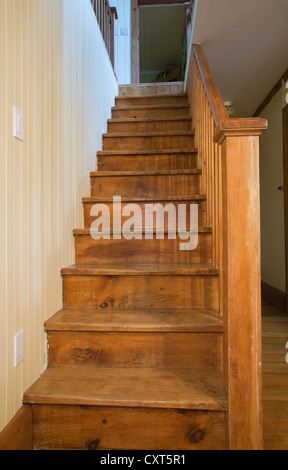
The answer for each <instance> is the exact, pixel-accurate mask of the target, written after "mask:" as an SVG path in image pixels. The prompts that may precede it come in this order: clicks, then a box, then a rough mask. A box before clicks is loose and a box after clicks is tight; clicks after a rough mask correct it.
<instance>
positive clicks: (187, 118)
mask: <svg viewBox="0 0 288 470" xmlns="http://www.w3.org/2000/svg"><path fill="white" fill-rule="evenodd" d="M151 121H156V122H170V121H192V118H191V116H175V117H173V116H171V117H151V118H147V117H140V118H131V117H130V118H128V117H127V118H111V119H107V122H108V123H109V124H114V123H120V122H128V123H132V122H151Z"/></svg>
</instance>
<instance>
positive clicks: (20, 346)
mask: <svg viewBox="0 0 288 470" xmlns="http://www.w3.org/2000/svg"><path fill="white" fill-rule="evenodd" d="M23 359H24V331H20V332H19V333H17V335H15V336H14V367H17V366H18V364H20V362H22V361H23Z"/></svg>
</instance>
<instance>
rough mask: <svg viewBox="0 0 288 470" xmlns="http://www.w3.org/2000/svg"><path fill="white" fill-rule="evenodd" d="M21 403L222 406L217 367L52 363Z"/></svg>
mask: <svg viewBox="0 0 288 470" xmlns="http://www.w3.org/2000/svg"><path fill="white" fill-rule="evenodd" d="M23 402H24V403H30V404H58V403H59V404H61V405H72V404H73V405H82V406H83V405H87V406H119V407H124V406H125V407H145V408H165V409H167V408H170V409H171V408H177V409H194V410H224V409H225V400H224V391H223V373H222V372H221V371H218V370H210V369H209V370H199V369H196V370H193V369H160V370H159V369H157V370H154V369H142V368H141V369H140V368H137V369H136V370H135V369H130V368H89V369H88V368H81V367H79V368H77V367H55V368H50V369H47V370H46V371H45V372H44V373H43V375H42V376H41V377H40V378H39V379H38V380H37V381H36V382H35V383H34V384H33V385H32V386H31V387H30V388H29V389H28V390H27V391H26V392H25V393H24V397H23Z"/></svg>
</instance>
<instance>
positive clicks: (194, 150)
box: [97, 148, 198, 156]
mask: <svg viewBox="0 0 288 470" xmlns="http://www.w3.org/2000/svg"><path fill="white" fill-rule="evenodd" d="M197 152H198V149H197V148H189V149H187V148H184V149H164V150H160V149H158V150H100V151H98V152H97V155H98V156H110V155H111V156H118V155H136V156H137V155H162V154H164V155H166V154H169V153H171V154H182V153H197Z"/></svg>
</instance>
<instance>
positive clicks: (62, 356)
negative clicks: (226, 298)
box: [45, 309, 223, 370]
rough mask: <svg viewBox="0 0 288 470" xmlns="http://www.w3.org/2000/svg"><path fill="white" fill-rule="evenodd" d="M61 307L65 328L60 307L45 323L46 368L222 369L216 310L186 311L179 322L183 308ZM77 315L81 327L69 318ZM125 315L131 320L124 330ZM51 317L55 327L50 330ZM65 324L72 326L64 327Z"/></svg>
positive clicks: (218, 323) (219, 325)
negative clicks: (113, 308)
mask: <svg viewBox="0 0 288 470" xmlns="http://www.w3.org/2000/svg"><path fill="white" fill-rule="evenodd" d="M207 311H208V309H207ZM64 312H66V315H65V313H64V316H65V323H64V328H63V329H62V321H63V311H62V312H58V314H56V315H55V316H54V317H55V319H54V320H53V319H52V320H50V327H49V323H48V325H47V322H46V324H45V328H46V330H47V334H48V344H49V350H48V363H49V367H62V366H63V367H64V366H76V365H78V366H79V367H117V368H122V367H125V368H126V367H127V368H136V369H138V368H143V367H144V368H158V369H161V368H181V369H185V368H189V369H191V368H194V369H195V368H197V369H199V368H205V369H221V370H222V368H223V358H222V356H223V355H222V350H223V335H222V324H221V320H220V318H219V315H218V317H217V316H216V314H214V315H211V314H210V315H209V314H207V313H206V315H207V318H205V315H204V314H201V313H194V316H195V318H193V313H192V312H197V310H196V309H194V311H189V310H187V312H186V316H187V318H185V319H184V322H183V316H184V314H185V313H184V311H180V313H178V312H177V310H176V309H174V310H173V311H172V310H169V315H167V314H165V311H163V310H162V311H161V312H160V313H159V310H156V312H155V319H153V315H154V312H152V311H151V312H150V314H147V311H146V312H141V311H140V312H139V313H138V312H137V311H132V312H129V311H127V310H126V311H124V312H121V311H116V312H114V314H113V311H110V312H105V314H104V312H100V313H99V314H98V315H97V310H94V311H93V310H89V315H87V313H88V312H87V311H86V312H83V310H82V311H80V313H79V310H78V313H77V312H75V311H74V312H73V311H72V310H70V311H69V310H67V309H66V310H64ZM83 313H84V315H83ZM172 313H174V317H176V318H179V317H180V319H181V318H182V324H183V323H184V326H183V331H181V329H178V328H177V324H176V323H175V318H174V323H173V324H172V323H171V321H170V322H169V323H168V324H167V323H165V322H167V321H168V320H169V318H171V315H172ZM117 315H118V316H117ZM75 316H77V318H78V325H79V329H77V327H76V324H75V322H74V324H72V323H71V319H72V321H73V319H74V321H75ZM138 317H140V327H139V319H138ZM151 317H152V322H150V318H151ZM68 318H70V321H69V320H68ZM100 318H101V321H100V323H98V319H99V320H100ZM161 319H162V321H161ZM120 320H121V323H120ZM127 320H128V321H130V323H129V328H128V329H127V324H126V322H127ZM51 321H52V328H51ZM55 321H56V323H57V326H56V330H55V329H53V328H55ZM110 321H111V324H110ZM53 322H54V324H53ZM115 322H116V323H115ZM151 323H152V324H151ZM68 324H70V329H68V328H67V326H68ZM134 325H136V328H135V327H134ZM166 325H167V326H166ZM206 325H208V327H206ZM75 327H76V329H75ZM211 351H213V354H211Z"/></svg>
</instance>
